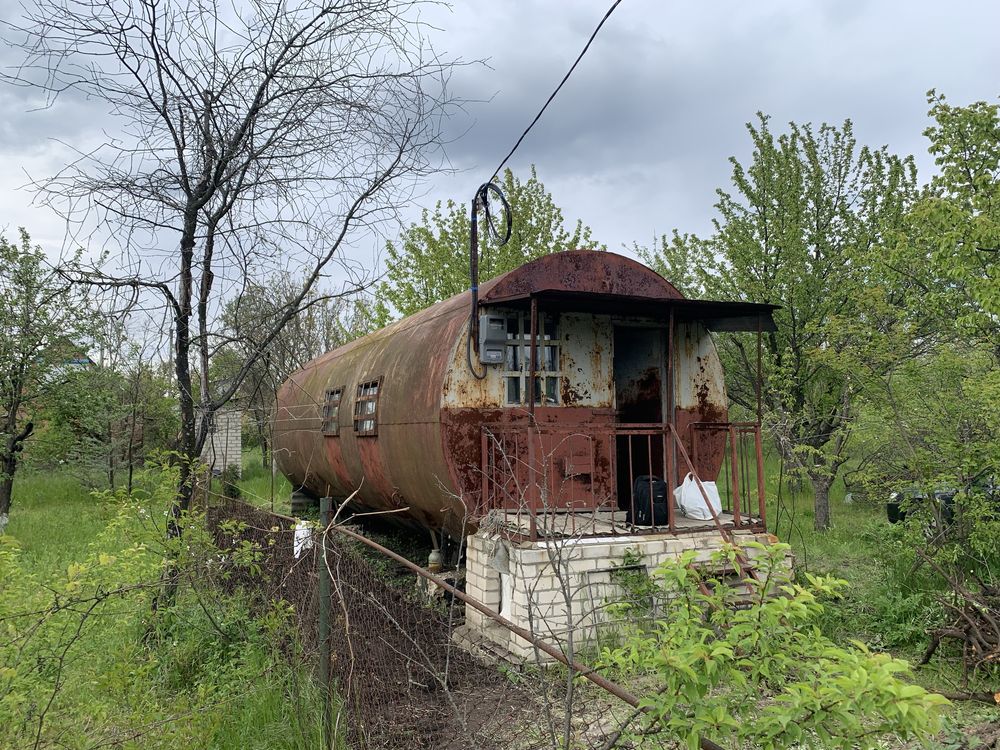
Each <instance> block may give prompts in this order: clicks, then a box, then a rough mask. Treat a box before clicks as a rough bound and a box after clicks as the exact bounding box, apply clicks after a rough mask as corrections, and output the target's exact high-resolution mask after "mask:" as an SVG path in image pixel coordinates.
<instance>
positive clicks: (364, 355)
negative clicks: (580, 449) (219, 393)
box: [275, 251, 726, 532]
mask: <svg viewBox="0 0 1000 750" xmlns="http://www.w3.org/2000/svg"><path fill="white" fill-rule="evenodd" d="M532 297H536V298H537V299H539V300H541V302H540V304H539V307H540V309H541V311H542V312H541V315H540V318H542V320H540V322H539V324H538V325H539V329H538V347H539V352H538V357H539V364H538V368H539V371H546V372H547V373H548V377H545V376H542V377H540V378H539V382H538V385H536V388H538V389H539V391H542V390H545V393H544V394H541V395H540V396H539V398H538V400H537V405H536V406H535V407H534V410H533V412H534V414H533V416H532V415H531V414H529V412H530V411H531V408H530V407H529V406H527V405H526V404H525V401H526V399H524V396H525V395H526V393H522V401H521V403H518V402H517V401H516V396H512V395H511V394H512V392H513V391H516V390H517V388H515V386H517V387H519V388H523V390H524V391H525V392H526V391H527V390H528V388H529V387H528V385H527V383H528V379H527V377H525V376H524V375H523V374H522V373H524V372H525V370H526V369H527V368H526V366H525V362H524V360H525V359H526V358H527V357H526V356H525V353H526V352H527V348H526V347H527V344H525V345H524V348H522V349H520V350H519V351H520V352H521V354H520V355H518V354H517V352H514V353H513V354H512V355H510V356H508V359H511V358H514V359H516V358H517V357H518V356H520V357H521V361H519V362H510V361H508V362H505V363H504V364H500V365H486V366H484V365H481V364H479V362H478V361H477V359H476V357H475V355H474V354H473V355H472V359H473V364H474V367H475V369H476V371H477V372H479V373H480V374H482V373H483V372H484V371H485V374H486V377H485V378H483V379H478V378H477V377H475V376H474V375H473V374H472V372H471V371H470V368H469V367H468V364H467V356H468V352H467V345H468V327H469V315H470V309H469V308H470V304H471V298H470V293H468V292H466V293H463V294H460V295H457V296H455V297H452V298H451V299H448V300H445V301H443V302H440V303H438V304H435V305H433V306H431V307H429V308H427V309H426V310H423V311H421V312H419V313H416V314H414V315H411V316H409V317H407V318H405V319H403V320H400V321H398V322H396V323H393V324H392V325H390V326H388V327H386V328H384V329H381V330H379V331H376V332H374V333H372V334H369V335H368V336H365V337H363V338H360V339H358V340H356V341H353V342H351V343H349V344H347V345H345V346H343V347H340V348H339V349H336V350H334V351H332V352H329V353H327V354H324V355H323V356H321V357H318V358H317V359H315V360H313V361H312V362H310V363H308V364H307V365H306V366H305V367H304V368H302V369H301V370H299V371H297V372H296V373H294V374H293V375H292V377H291V378H290V379H289V380H288V381H287V382H286V383H285V384H284V385H283V386H282V387H281V389H280V391H279V393H278V404H277V413H276V421H275V457H276V459H277V461H278V465H279V467H280V468H281V470H282V472H283V473H284V474H285V475H286V476H287V477H288V478H289V480H290V481H291V482H292V484H293V485H294V486H296V487H301V488H303V489H305V490H306V491H308V492H311V493H313V494H315V495H331V496H333V497H336V498H346V497H348V496H350V495H352V494H354V499H353V504H354V505H355V506H357V507H358V508H362V509H370V510H377V511H400V510H401V509H406V510H405V511H404V512H400V513H399V516H398V517H399V520H403V521H407V522H410V523H413V524H416V525H420V526H426V527H429V528H435V529H437V528H445V529H448V530H450V531H453V532H457V531H459V530H463V529H467V528H469V527H470V526H472V525H474V523H475V521H476V518H475V516H476V513H477V509H480V508H481V506H480V500H481V497H480V495H481V494H482V487H483V478H482V474H483V469H482V466H483V456H484V450H485V448H484V442H483V426H484V425H496V424H501V425H510V426H517V425H528V424H535V425H543V426H544V425H550V426H557V425H560V424H567V425H574V426H575V429H577V430H579V428H580V427H581V426H585V427H586V432H587V433H588V434H589V436H590V439H592V440H594V443H593V445H594V456H596V458H595V459H594V460H593V463H594V464H595V465H593V466H591V467H588V469H587V471H588V472H590V473H589V474H588V477H589V479H588V482H590V483H591V484H590V485H589V487H590V489H591V490H592V492H591V494H592V496H594V497H599V498H602V499H599V502H608V498H609V497H610V496H611V495H613V493H614V479H613V471H614V468H613V464H614V462H615V456H614V452H615V451H614V446H613V445H612V444H611V442H612V441H613V440H614V437H613V434H614V427H615V423H616V421H622V420H621V419H620V413H619V412H620V411H622V409H623V408H624V405H623V404H622V403H620V402H621V401H622V400H623V399H625V398H626V397H627V396H626V395H625V393H626V391H623V390H622V388H621V387H617V386H616V382H615V380H616V373H617V377H618V378H619V379H623V378H624V375H623V374H622V373H623V372H624V370H623V368H626V367H633V365H634V363H632V362H626V361H625V360H624V358H623V357H622V356H618V357H617V359H616V355H615V352H614V348H615V341H616V340H617V341H619V342H620V341H624V340H628V339H623V338H622V333H621V332H622V327H623V326H625V327H627V328H628V329H629V331H632V332H633V333H634V331H643V330H645V331H648V332H649V338H648V341H649V342H652V343H650V344H649V346H650V351H651V352H652V354H651V355H650V363H651V364H650V366H649V367H647V368H646V369H647V370H648V372H647V373H646V377H645V379H643V378H638V376H636V377H637V378H638V379H637V381H636V382H639V381H640V380H641V381H642V384H643V387H648V386H649V385H650V381H651V380H652V381H655V383H654V385H655V387H659V384H660V383H665V382H668V381H667V377H668V372H669V371H668V369H667V365H666V362H665V360H666V359H667V358H666V357H663V356H658V355H657V351H660V350H657V349H656V347H657V346H660V347H661V348H662V347H663V346H664V343H663V342H665V341H666V334H665V333H664V330H665V324H664V319H663V317H662V316H661V317H660V318H659V319H658V320H657V319H656V318H655V316H652V317H651V315H652V314H651V313H650V310H651V309H653V308H655V307H656V306H657V305H659V306H660V308H656V309H662V306H663V305H664V304H669V303H670V301H671V300H682V299H683V298H682V296H681V295H680V294H679V292H677V290H676V289H675V288H674V287H673V286H672V285H670V284H669V283H668V282H667V281H666V280H664V279H663V278H662V277H660V276H659V275H657V274H656V273H654V272H653V271H652V270H650V269H648V268H646V267H645V266H643V265H641V264H639V263H637V262H635V261H633V260H631V259H629V258H625V257H623V256H620V255H616V254H614V253H606V252H594V251H570V252H562V253H556V254H553V255H549V256H544V257H542V258H539V259H537V260H535V261H532V262H530V263H528V264H526V265H525V266H522V267H521V268H519V269H517V270H515V271H512V272H510V273H508V274H505V275H503V276H500V277H498V278H496V279H493V280H491V281H488V282H486V283H484V284H483V285H482V286H481V291H480V300H481V305H482V309H483V310H487V311H490V312H491V314H492V313H493V312H496V314H498V315H501V316H507V318H506V320H508V323H507V325H508V326H511V325H513V326H515V330H516V331H517V333H516V334H515V335H514V338H516V339H517V340H518V341H523V340H524V332H526V331H527V325H528V323H527V320H528V319H529V313H528V309H529V307H528V301H529V300H530V299H531V298H532ZM546 316H547V317H546ZM509 321H515V322H514V323H511V322H509ZM517 321H521V322H520V323H518V322H517ZM517 326H520V328H518V327H517ZM674 330H675V334H674V336H675V340H674V345H673V347H672V349H673V352H674V354H675V356H674V357H673V359H674V360H675V361H676V360H677V359H678V356H680V357H684V358H686V360H690V361H689V362H688V361H685V362H683V363H680V362H676V363H675V364H674V366H673V370H672V373H671V374H670V375H669V377H672V379H673V382H674V384H675V387H674V388H673V389H661V390H662V392H663V394H664V395H663V396H662V401H663V407H662V409H658V410H657V411H656V413H653V412H649V414H650V416H649V418H648V419H645V420H642V421H646V422H663V421H665V415H666V414H667V413H668V411H667V409H668V408H669V409H672V410H673V411H674V414H675V415H676V418H677V419H676V421H677V423H678V425H679V426H680V425H681V424H682V423H685V424H686V423H690V422H691V421H720V420H723V419H725V416H726V395H725V388H724V385H723V383H722V371H721V366H720V365H719V363H718V357H717V355H716V353H715V349H714V345H713V344H712V340H711V337H710V336H709V335H708V333H707V332H706V331H705V329H704V328H702V327H701V326H699V325H697V324H695V323H690V322H689V323H678V324H677V325H676V327H675V329H674ZM654 332H655V333H656V337H654V335H653V334H654ZM657 337H658V338H657ZM657 342H658V343H657ZM509 348H510V347H509ZM514 348H516V347H514ZM621 354H622V353H621V352H619V355H621ZM545 358H548V360H546V359H545ZM546 368H548V369H546ZM633 369H634V367H633ZM550 381H551V382H550ZM532 419H534V420H535V421H534V422H532V421H531V420H532ZM628 421H637V419H636V418H635V417H634V416H633V417H630V418H629V420H628ZM560 445H561V443H560ZM556 450H559V448H557V449H556ZM717 453H721V452H718V451H717ZM701 455H702V456H703V458H702V461H703V462H707V463H706V464H705V468H706V470H707V475H712V476H714V473H717V472H718V467H717V466H713V464H715V463H716V461H715V459H714V458H712V455H713V454H712V451H711V450H705V449H704V447H703V448H702V450H701ZM572 460H573V457H572V456H571V455H570V456H560V457H558V461H555V462H554V463H553V464H552V465H553V466H555V465H557V464H558V465H559V466H564V465H566V464H567V463H568V462H571V461H572ZM713 471H714V473H713ZM567 476H568V475H567ZM565 481H567V482H571V481H575V480H574V479H573V478H572V477H570V479H566V480H565ZM355 493H356V494H355Z"/></svg>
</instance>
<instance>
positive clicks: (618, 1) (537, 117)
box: [493, 0, 622, 177]
mask: <svg viewBox="0 0 1000 750" xmlns="http://www.w3.org/2000/svg"><path fill="white" fill-rule="evenodd" d="M621 1H622V0H615V2H613V3H612V4H611V7H610V8H608V12H607V13H605V14H604V18H602V19H601V22H600V23H599V24H597V28H596V29H594V33H593V34H591V35H590V39H588V40H587V44H586V45H585V46H584V48H583V51H582V52H580V56H579V57H577V58H576V62H574V63H573V65H572V67H570V69H569V71H568V72H567V73H566V75H565V76H563V79H562V80H561V81H560V82H559V85H558V86H556V90H555V91H553V92H552V94H551V95H550V96H549V98H548V99H546V100H545V104H544V105H542V108H541V109H540V110H538V114H537V115H535V119H534V120H532V121H531V124H530V125H528V127H527V128H525V129H524V132H523V133H521V137H520V138H518V139H517V143H515V144H514V148H512V149H511V150H510V153H508V154H507V155H506V156H505V157H504V158H503V161H502V162H500V166H499V167H497V168H496V169H495V170H494V171H493V177H496V176H497V175H498V174H500V170H502V169H503V168H504V167H505V166H506V165H507V162H508V161H509V160H510V157H512V156H513V155H514V152H515V151H517V149H518V147H519V146H520V145H521V142H522V141H523V140H524V139H525V137H526V136H527V135H528V133H529V132H531V129H532V128H533V127H535V123H536V122H538V121H539V120H540V119H541V118H542V115H543V114H544V113H545V110H546V108H548V106H549V105H550V104H551V103H552V100H553V99H555V98H556V94H558V93H559V90H560V89H561V88H562V87H563V85H565V83H566V81H568V80H569V77H570V76H571V75H573V71H574V70H576V66H577V65H579V64H580V61H581V60H582V59H583V56H584V55H586V54H587V50H588V49H590V45H591V44H592V43H593V41H594V39H595V38H597V33H598V32H599V31H600V30H601V27H602V26H604V23H605V22H606V21H607V20H608V19H609V18H610V17H611V14H612V13H614V12H615V8H617V7H618V6H619V5H620V4H621Z"/></svg>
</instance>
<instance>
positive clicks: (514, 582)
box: [465, 531, 773, 659]
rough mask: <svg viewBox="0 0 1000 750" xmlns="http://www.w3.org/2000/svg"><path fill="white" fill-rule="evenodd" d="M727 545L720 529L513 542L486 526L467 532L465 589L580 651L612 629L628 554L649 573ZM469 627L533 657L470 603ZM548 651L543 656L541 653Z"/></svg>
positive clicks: (762, 536)
mask: <svg viewBox="0 0 1000 750" xmlns="http://www.w3.org/2000/svg"><path fill="white" fill-rule="evenodd" d="M735 538H736V541H737V543H739V542H750V541H756V542H760V543H762V544H768V543H769V542H770V541H771V540H773V537H771V536H770V535H768V534H766V533H752V532H735ZM723 546H724V541H723V539H722V537H721V536H720V535H719V533H718V532H717V531H709V532H700V533H691V534H684V535H679V536H678V535H673V534H669V533H664V534H650V535H641V536H639V535H632V536H618V537H583V538H568V539H550V540H544V541H543V540H539V541H535V542H512V541H510V540H508V539H505V538H503V537H501V536H498V535H495V534H487V533H485V532H482V531H480V532H479V533H477V534H474V535H472V536H470V537H469V538H468V542H467V550H466V589H465V590H466V593H467V594H468V595H469V596H471V597H473V598H475V599H478V600H479V601H481V602H482V603H483V604H485V605H486V606H488V607H489V608H491V609H492V610H494V611H495V612H497V613H499V614H500V615H501V616H503V617H505V618H507V619H508V620H510V621H511V622H513V623H514V624H515V625H519V626H521V627H522V628H525V629H526V630H529V631H531V632H532V633H534V634H536V635H537V636H538V637H540V638H542V639H544V640H547V641H549V642H550V643H554V644H557V645H559V646H561V647H563V648H566V646H567V644H568V636H569V633H570V632H572V634H573V648H574V651H579V650H581V649H583V650H586V649H587V648H588V647H597V646H599V645H600V639H601V637H602V636H604V635H608V636H610V635H612V634H613V630H614V623H613V622H612V621H611V618H610V616H609V614H608V612H607V610H606V607H605V605H606V604H607V603H609V602H613V601H620V600H621V599H622V597H623V594H624V593H625V592H624V591H623V590H622V588H621V586H620V585H619V584H618V583H617V582H616V580H615V576H614V575H613V574H614V573H615V571H616V569H619V568H621V567H622V566H623V565H625V562H626V557H628V559H629V560H630V561H638V562H637V563H635V565H636V569H637V570H638V569H641V568H644V569H645V570H646V571H647V572H651V571H652V570H653V569H655V568H656V567H657V566H658V565H660V564H661V563H663V562H665V561H667V560H670V559H673V558H676V557H677V556H678V555H680V554H681V553H682V552H684V551H685V550H697V551H698V553H699V559H700V560H708V559H709V558H710V557H711V555H712V554H713V553H714V552H715V551H716V550H719V549H721V548H722V547H723ZM465 619H466V628H467V629H468V630H470V631H472V633H474V634H475V636H476V637H477V638H480V639H485V640H488V641H490V642H492V643H494V644H495V645H496V646H498V647H499V648H501V649H505V650H506V652H507V653H509V654H510V655H511V656H513V657H515V658H518V659H532V658H534V657H535V651H534V648H533V647H532V645H531V644H530V643H529V642H528V641H525V640H524V639H522V638H520V637H519V636H517V635H514V634H513V633H511V632H510V631H508V630H507V629H506V628H503V627H500V626H498V625H497V624H496V623H494V622H493V621H492V620H490V619H489V618H488V617H486V616H485V615H483V614H481V613H479V612H477V611H476V610H474V609H473V608H472V607H469V606H466V608H465ZM542 656H544V655H542Z"/></svg>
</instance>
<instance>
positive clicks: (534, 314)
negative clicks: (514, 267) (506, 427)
mask: <svg viewBox="0 0 1000 750" xmlns="http://www.w3.org/2000/svg"><path fill="white" fill-rule="evenodd" d="M537 357H538V298H537V297H532V298H531V353H530V355H529V357H528V415H529V416H530V417H531V424H532V425H533V424H534V423H535V372H536V371H537V369H538V367H537V365H538V363H537V361H536V358H537ZM540 390H541V389H539V391H540ZM539 396H541V393H539ZM539 400H541V398H539Z"/></svg>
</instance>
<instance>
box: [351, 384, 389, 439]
mask: <svg viewBox="0 0 1000 750" xmlns="http://www.w3.org/2000/svg"><path fill="white" fill-rule="evenodd" d="M381 386H382V378H379V379H378V380H369V381H367V382H364V383H360V384H358V397H357V399H355V401H354V434H356V435H378V394H379V391H380V390H381Z"/></svg>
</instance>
